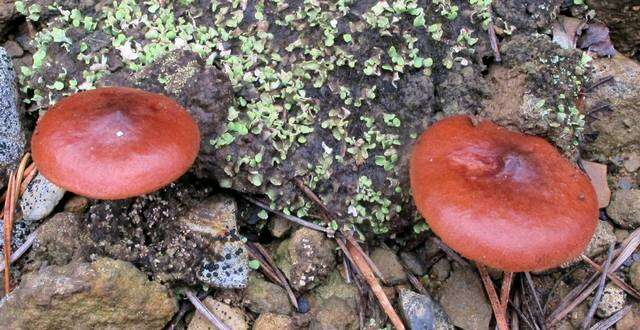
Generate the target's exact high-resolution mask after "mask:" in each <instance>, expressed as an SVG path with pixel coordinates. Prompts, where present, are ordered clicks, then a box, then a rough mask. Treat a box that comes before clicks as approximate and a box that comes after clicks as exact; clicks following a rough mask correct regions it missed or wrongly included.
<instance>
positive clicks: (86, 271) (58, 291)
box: [0, 258, 178, 329]
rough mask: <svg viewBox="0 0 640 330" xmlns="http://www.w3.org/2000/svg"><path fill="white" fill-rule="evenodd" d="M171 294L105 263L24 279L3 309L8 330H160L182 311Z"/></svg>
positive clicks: (1, 319) (0, 316)
mask: <svg viewBox="0 0 640 330" xmlns="http://www.w3.org/2000/svg"><path fill="white" fill-rule="evenodd" d="M177 309H178V307H177V304H176V301H175V299H174V298H173V297H171V295H170V292H169V291H168V290H167V289H166V288H165V287H164V286H162V285H160V284H159V283H157V282H151V281H149V280H148V279H147V277H146V276H145V275H144V274H143V273H141V272H140V271H138V270H137V269H136V268H135V267H134V266H133V265H131V264H130V263H127V262H124V261H118V260H112V259H107V258H101V259H98V260H96V261H95V262H92V263H72V264H69V265H66V266H49V267H44V268H42V269H40V270H39V271H38V272H36V273H31V274H27V275H25V276H23V278H22V282H21V284H20V285H19V286H18V287H17V288H16V289H15V290H14V291H13V292H12V294H11V295H10V296H9V297H8V298H7V299H6V300H5V301H3V303H2V304H1V305H0V324H2V325H3V327H7V328H9V329H79V328H84V329H117V328H120V329H160V328H162V327H163V326H164V325H165V324H166V323H167V322H168V321H169V320H170V319H171V317H172V316H173V314H174V313H175V312H176V311H177Z"/></svg>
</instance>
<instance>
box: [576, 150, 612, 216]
mask: <svg viewBox="0 0 640 330" xmlns="http://www.w3.org/2000/svg"><path fill="white" fill-rule="evenodd" d="M582 166H583V167H584V170H585V172H587V175H588V176H589V179H591V185H593V189H594V190H595V191H596V197H597V198H598V208H603V207H607V205H609V201H610V200H611V189H609V184H608V183H607V165H604V164H599V163H594V162H590V161H586V160H583V161H582Z"/></svg>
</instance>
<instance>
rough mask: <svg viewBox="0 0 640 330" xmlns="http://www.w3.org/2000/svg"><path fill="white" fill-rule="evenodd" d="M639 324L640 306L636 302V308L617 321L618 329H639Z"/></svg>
mask: <svg viewBox="0 0 640 330" xmlns="http://www.w3.org/2000/svg"><path fill="white" fill-rule="evenodd" d="M639 326H640V306H638V305H637V304H635V306H634V308H631V310H630V311H629V313H627V315H625V316H624V317H623V318H622V319H620V321H618V323H616V330H638V327H639Z"/></svg>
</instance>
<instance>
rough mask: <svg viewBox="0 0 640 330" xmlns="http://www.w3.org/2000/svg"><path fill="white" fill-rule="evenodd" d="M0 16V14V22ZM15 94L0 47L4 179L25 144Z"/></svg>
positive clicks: (1, 168)
mask: <svg viewBox="0 0 640 330" xmlns="http://www.w3.org/2000/svg"><path fill="white" fill-rule="evenodd" d="M1 4H2V3H0V5H1ZM1 16H2V14H0V21H1ZM16 93H17V90H16V82H15V74H14V71H13V66H12V64H11V59H10V58H9V56H8V55H7V52H6V51H5V49H4V48H1V47H0V178H2V177H4V172H5V170H6V169H8V168H9V167H11V166H12V165H15V164H16V163H17V162H18V161H19V160H20V157H22V153H23V152H24V148H25V143H26V140H25V136H24V132H23V131H22V122H21V118H20V114H19V113H18V108H17V106H16V102H17V101H18V96H17V94H16Z"/></svg>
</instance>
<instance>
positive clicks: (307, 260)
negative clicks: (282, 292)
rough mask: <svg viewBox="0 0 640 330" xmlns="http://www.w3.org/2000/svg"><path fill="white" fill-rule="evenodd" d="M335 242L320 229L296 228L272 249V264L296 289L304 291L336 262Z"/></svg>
mask: <svg viewBox="0 0 640 330" xmlns="http://www.w3.org/2000/svg"><path fill="white" fill-rule="evenodd" d="M335 247H336V244H335V242H334V241H333V240H330V239H328V238H327V237H326V236H325V235H323V234H322V233H320V232H318V231H316V230H313V229H309V228H306V227H303V228H300V229H298V230H296V231H295V233H293V235H291V239H288V240H286V241H283V242H282V243H280V245H279V246H278V249H277V251H276V265H277V266H278V267H279V268H280V269H281V270H282V272H283V273H284V275H285V276H286V277H287V278H288V279H289V282H290V283H291V286H292V287H293V288H294V289H295V290H297V291H307V290H310V289H312V288H314V287H315V286H317V285H318V284H320V283H321V282H322V280H323V279H324V278H325V277H326V276H327V275H328V274H329V273H330V272H331V271H332V270H333V268H334V267H335V265H336V258H335Z"/></svg>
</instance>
